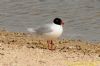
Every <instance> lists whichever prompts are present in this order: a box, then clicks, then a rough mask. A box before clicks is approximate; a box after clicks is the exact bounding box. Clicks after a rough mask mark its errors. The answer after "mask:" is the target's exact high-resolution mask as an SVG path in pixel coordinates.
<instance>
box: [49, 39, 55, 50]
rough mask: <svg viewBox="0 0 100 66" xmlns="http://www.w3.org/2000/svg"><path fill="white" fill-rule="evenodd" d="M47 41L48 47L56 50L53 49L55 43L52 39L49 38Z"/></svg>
mask: <svg viewBox="0 0 100 66" xmlns="http://www.w3.org/2000/svg"><path fill="white" fill-rule="evenodd" d="M47 43H48V49H49V50H54V49H55V48H54V49H53V45H54V43H53V41H52V40H48V41H47Z"/></svg>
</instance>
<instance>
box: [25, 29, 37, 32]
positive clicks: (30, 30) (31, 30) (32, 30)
mask: <svg viewBox="0 0 100 66" xmlns="http://www.w3.org/2000/svg"><path fill="white" fill-rule="evenodd" d="M27 31H29V32H35V30H34V29H33V28H27Z"/></svg>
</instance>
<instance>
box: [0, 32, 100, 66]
mask: <svg viewBox="0 0 100 66" xmlns="http://www.w3.org/2000/svg"><path fill="white" fill-rule="evenodd" d="M54 43H55V47H56V50H54V51H50V50H48V49H47V43H46V40H45V39H42V38H40V37H37V36H31V35H28V34H25V33H17V32H7V31H3V30H2V31H0V66H100V43H92V42H86V41H81V40H65V39H63V40H55V41H54Z"/></svg>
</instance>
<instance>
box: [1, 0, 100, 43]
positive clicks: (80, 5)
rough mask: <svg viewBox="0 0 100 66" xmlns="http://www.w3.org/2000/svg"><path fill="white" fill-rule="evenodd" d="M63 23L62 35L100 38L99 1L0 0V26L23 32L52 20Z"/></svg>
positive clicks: (96, 39) (74, 37)
mask: <svg viewBox="0 0 100 66" xmlns="http://www.w3.org/2000/svg"><path fill="white" fill-rule="evenodd" d="M55 17H60V18H62V20H63V22H65V26H64V33H63V35H62V38H67V39H83V40H91V41H100V0H0V27H4V28H6V29H7V30H9V31H14V32H26V31H27V30H26V28H27V27H36V26H38V25H43V24H44V23H48V22H51V21H52V20H53V19H54V18H55Z"/></svg>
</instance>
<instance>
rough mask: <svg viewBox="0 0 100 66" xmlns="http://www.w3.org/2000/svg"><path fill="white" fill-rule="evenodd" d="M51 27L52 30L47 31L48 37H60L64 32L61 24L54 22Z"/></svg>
mask: <svg viewBox="0 0 100 66" xmlns="http://www.w3.org/2000/svg"><path fill="white" fill-rule="evenodd" d="M51 29H52V32H50V33H45V36H47V37H48V38H58V37H59V36H60V35H61V34H62V32H63V27H62V26H61V25H56V24H53V25H52V26H51Z"/></svg>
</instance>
